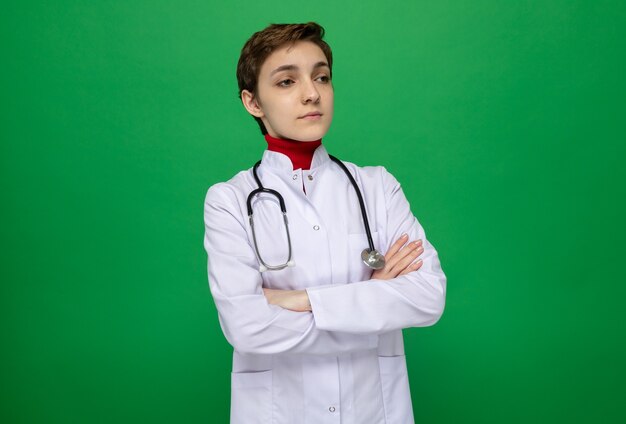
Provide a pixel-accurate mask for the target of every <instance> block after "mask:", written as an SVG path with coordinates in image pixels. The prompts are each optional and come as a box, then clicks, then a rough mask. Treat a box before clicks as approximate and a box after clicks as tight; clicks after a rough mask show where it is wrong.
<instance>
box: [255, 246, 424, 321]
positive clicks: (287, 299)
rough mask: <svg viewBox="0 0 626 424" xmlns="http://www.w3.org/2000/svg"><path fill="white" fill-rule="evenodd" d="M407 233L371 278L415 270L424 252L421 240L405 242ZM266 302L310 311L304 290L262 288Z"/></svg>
mask: <svg viewBox="0 0 626 424" xmlns="http://www.w3.org/2000/svg"><path fill="white" fill-rule="evenodd" d="M407 240H408V235H407V234H403V235H402V236H401V237H400V238H399V239H398V240H396V242H395V243H394V244H393V245H392V246H391V248H390V249H389V251H388V252H387V254H386V255H385V267H384V268H383V269H378V270H376V271H374V273H373V274H372V279H377V280H389V279H391V278H395V277H398V276H400V275H405V274H408V273H409V272H413V271H417V270H418V269H420V267H421V266H422V263H423V262H422V260H421V259H420V260H417V261H416V259H417V258H418V257H419V255H421V254H422V253H423V252H424V248H423V247H422V240H417V241H412V242H410V243H407ZM263 294H264V295H265V297H266V298H267V301H268V303H270V304H272V305H277V306H280V307H282V308H284V309H289V310H291V311H294V312H305V311H311V302H310V301H309V296H308V294H307V291H306V290H279V289H268V288H264V289H263Z"/></svg>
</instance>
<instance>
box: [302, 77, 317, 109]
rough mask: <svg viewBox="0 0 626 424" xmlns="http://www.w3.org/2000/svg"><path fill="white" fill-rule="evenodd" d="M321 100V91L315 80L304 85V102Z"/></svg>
mask: <svg viewBox="0 0 626 424" xmlns="http://www.w3.org/2000/svg"><path fill="white" fill-rule="evenodd" d="M319 100H320V92H319V91H318V90H317V87H315V82H314V81H309V82H308V83H307V84H303V86H302V103H303V104H307V103H317V102H319Z"/></svg>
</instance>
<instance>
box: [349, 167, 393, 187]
mask: <svg viewBox="0 0 626 424" xmlns="http://www.w3.org/2000/svg"><path fill="white" fill-rule="evenodd" d="M342 162H343V163H344V164H345V165H346V167H347V168H348V169H349V170H350V172H352V174H353V175H356V176H358V179H359V180H361V181H362V182H364V183H365V182H367V183H369V184H375V185H380V186H381V187H383V189H385V190H386V189H388V188H393V187H394V186H396V185H399V183H398V180H396V178H395V177H394V176H393V175H392V174H391V172H389V171H388V170H387V168H386V167H384V166H382V165H378V166H359V165H357V164H355V163H353V162H348V161H342Z"/></svg>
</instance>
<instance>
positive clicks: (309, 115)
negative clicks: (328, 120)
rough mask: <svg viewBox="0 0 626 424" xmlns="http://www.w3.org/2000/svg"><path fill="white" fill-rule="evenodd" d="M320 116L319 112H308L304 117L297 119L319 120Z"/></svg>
mask: <svg viewBox="0 0 626 424" xmlns="http://www.w3.org/2000/svg"><path fill="white" fill-rule="evenodd" d="M321 116H322V113H321V112H317V111H315V112H309V113H307V114H306V115H303V116H300V118H299V119H319V118H320V117H321Z"/></svg>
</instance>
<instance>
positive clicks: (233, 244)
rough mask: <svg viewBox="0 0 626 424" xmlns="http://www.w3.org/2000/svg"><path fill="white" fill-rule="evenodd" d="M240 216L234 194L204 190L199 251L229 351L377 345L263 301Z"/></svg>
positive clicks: (328, 351)
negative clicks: (204, 258)
mask: <svg viewBox="0 0 626 424" xmlns="http://www.w3.org/2000/svg"><path fill="white" fill-rule="evenodd" d="M242 215H245V213H242V212H241V211H240V210H239V206H238V204H237V202H236V198H235V196H234V195H233V194H232V192H231V191H230V190H229V189H228V188H225V186H224V184H223V183H221V184H216V185H214V186H212V187H211V188H210V189H209V190H208V192H207V195H206V198H205V203H204V223H205V235H204V247H205V250H206V252H207V255H208V274H209V288H210V290H211V294H212V296H213V300H214V301H215V306H216V308H217V311H218V319H219V322H220V326H221V328H222V331H223V332H224V336H225V337H226V340H227V341H228V342H229V343H230V344H231V345H232V346H233V347H234V349H235V350H237V351H239V352H242V353H253V354H310V355H338V354H341V353H346V352H351V351H357V350H365V349H373V348H376V347H377V346H378V336H375V335H362V334H350V333H342V332H330V331H326V330H322V329H319V328H317V327H316V325H315V320H314V319H313V314H312V313H311V312H310V311H309V312H295V311H291V310H288V309H284V308H282V307H280V306H277V305H272V304H270V303H268V302H267V298H266V297H265V296H264V294H263V288H262V283H263V281H262V277H261V273H260V272H259V269H258V262H257V259H256V256H255V253H254V249H253V248H252V246H251V245H250V244H249V242H248V238H247V233H246V227H245V224H244V223H242V222H241V219H242ZM245 219H246V220H247V219H248V217H247V216H245Z"/></svg>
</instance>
